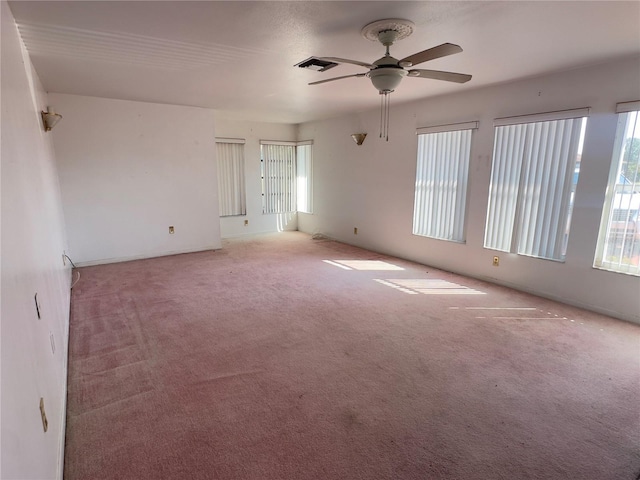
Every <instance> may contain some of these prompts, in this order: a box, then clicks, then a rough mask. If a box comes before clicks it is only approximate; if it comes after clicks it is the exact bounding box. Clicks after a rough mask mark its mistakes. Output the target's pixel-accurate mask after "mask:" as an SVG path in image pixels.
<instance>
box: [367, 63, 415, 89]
mask: <svg viewBox="0 0 640 480" xmlns="http://www.w3.org/2000/svg"><path fill="white" fill-rule="evenodd" d="M367 75H368V77H369V78H370V79H371V83H372V84H373V86H374V87H375V88H376V90H378V92H380V93H384V92H388V93H390V92H393V91H394V90H395V89H396V87H397V86H398V85H400V82H401V81H402V78H403V77H404V76H406V75H407V71H406V70H403V69H401V68H378V69H376V70H371V71H370V72H369V73H368V74H367Z"/></svg>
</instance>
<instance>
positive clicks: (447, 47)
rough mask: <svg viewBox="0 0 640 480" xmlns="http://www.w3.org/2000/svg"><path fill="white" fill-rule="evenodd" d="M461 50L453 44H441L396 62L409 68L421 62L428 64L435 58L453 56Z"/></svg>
mask: <svg viewBox="0 0 640 480" xmlns="http://www.w3.org/2000/svg"><path fill="white" fill-rule="evenodd" d="M461 51H462V48H461V47H460V46H459V45H454V44H453V43H443V44H442V45H438V46H437V47H433V48H428V49H427V50H423V51H422V52H418V53H414V54H413V55H409V56H408V57H406V58H403V59H402V60H400V61H399V62H398V64H399V65H401V66H404V67H411V66H412V65H418V64H419V63H422V62H428V61H429V60H435V59H436V58H440V57H446V56H447V55H453V54H454V53H460V52H461Z"/></svg>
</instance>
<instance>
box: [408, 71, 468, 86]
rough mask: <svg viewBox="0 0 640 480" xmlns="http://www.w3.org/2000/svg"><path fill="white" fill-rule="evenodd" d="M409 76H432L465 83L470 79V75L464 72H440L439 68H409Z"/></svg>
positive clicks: (437, 78)
mask: <svg viewBox="0 0 640 480" xmlns="http://www.w3.org/2000/svg"><path fill="white" fill-rule="evenodd" d="M409 76H410V77H420V78H432V79H433V80H444V81H446V82H456V83H465V82H468V81H469V80H471V75H467V74H465V73H454V72H441V71H439V70H420V69H416V70H409Z"/></svg>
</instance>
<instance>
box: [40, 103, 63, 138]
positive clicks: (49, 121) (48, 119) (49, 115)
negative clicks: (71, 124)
mask: <svg viewBox="0 0 640 480" xmlns="http://www.w3.org/2000/svg"><path fill="white" fill-rule="evenodd" d="M40 113H41V114H42V124H43V125H44V131H45V132H49V131H51V129H52V128H53V127H54V126H55V124H56V123H58V122H59V121H60V119H61V118H62V115H60V114H59V113H56V112H54V111H53V110H52V109H51V108H50V107H47V111H46V112H40Z"/></svg>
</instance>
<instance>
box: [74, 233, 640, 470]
mask: <svg viewBox="0 0 640 480" xmlns="http://www.w3.org/2000/svg"><path fill="white" fill-rule="evenodd" d="M80 271H81V279H80V281H79V282H78V284H77V285H76V286H75V287H74V289H73V295H72V316H71V338H70V359H69V390H68V412H67V415H68V417H67V422H68V423H67V438H66V454H65V478H66V479H68V480H76V479H83V480H86V479H136V480H138V479H190V480H191V479H220V480H239V479H252V480H253V479H255V480H271V479H323V480H325V479H326V480H329V479H358V480H365V479H366V480H369V479H371V480H373V479H376V480H378V479H395V480H400V479H460V480H472V479H483V480H485V479H509V480H513V479H519V480H520V479H580V480H586V479H593V480H607V479H611V480H614V479H615V480H620V479H628V480H635V479H636V478H638V475H639V473H640V326H638V325H633V324H629V323H625V322H622V321H617V320H614V319H611V318H608V317H604V316H601V315H597V314H594V313H591V312H587V311H584V310H580V309H577V308H573V307H569V306H566V305H562V304H559V303H555V302H551V301H548V300H544V299H541V298H538V297H534V296H531V295H526V294H523V293H519V292H516V291H513V290H510V289H507V288H502V287H498V286H495V285H490V284H487V283H484V282H480V281H477V280H472V279H468V278H464V277H460V276H457V275H453V274H449V273H445V272H442V271H438V270H435V269H432V268H429V267H425V266H422V265H418V264H414V263H410V262H407V261H403V260H398V259H395V258H391V257H386V256H382V255H378V254H375V253H372V252H368V251H365V250H362V249H358V248H355V247H351V246H348V245H344V244H340V243H337V242H332V241H327V240H319V241H318V240H312V239H311V238H310V237H309V236H308V235H305V234H303V233H299V232H291V233H281V234H269V235H264V236H258V237H250V238H243V239H237V240H231V241H225V244H224V248H223V249H222V250H220V251H215V252H213V251H210V252H202V253H196V254H187V255H177V256H171V257H163V258H157V259H151V260H141V261H135V262H127V263H120V264H111V265H103V266H97V267H86V268H81V269H80Z"/></svg>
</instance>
